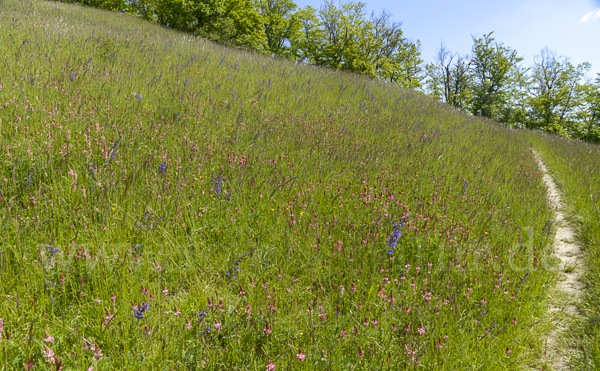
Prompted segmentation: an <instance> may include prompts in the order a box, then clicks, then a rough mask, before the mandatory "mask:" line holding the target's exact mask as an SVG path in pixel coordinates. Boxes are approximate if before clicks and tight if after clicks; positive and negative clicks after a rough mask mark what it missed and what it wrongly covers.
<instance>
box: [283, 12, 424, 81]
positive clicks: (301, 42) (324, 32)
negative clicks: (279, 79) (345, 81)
mask: <svg viewBox="0 0 600 371" xmlns="http://www.w3.org/2000/svg"><path fill="white" fill-rule="evenodd" d="M296 15H297V17H298V18H297V19H298V21H299V24H300V26H299V30H298V32H297V33H296V34H295V37H294V38H293V39H292V40H291V41H292V47H293V51H294V53H293V55H294V56H295V57H296V58H297V59H298V60H300V61H302V62H305V63H311V64H315V65H317V66H324V67H330V68H334V69H339V70H344V71H352V72H358V73H361V74H365V75H369V76H373V77H376V78H379V79H382V80H386V81H390V82H393V83H397V84H399V85H403V86H407V87H412V88H418V87H420V86H421V80H422V76H421V72H422V71H421V64H422V62H423V61H422V59H421V58H420V54H421V53H420V50H419V48H420V44H419V42H417V43H413V42H411V41H409V40H407V39H406V38H404V37H403V32H402V29H401V28H400V26H401V24H400V23H395V22H391V21H390V19H391V15H390V14H389V13H387V12H383V13H381V14H380V15H378V16H376V15H375V14H374V13H373V14H371V16H370V18H366V13H365V3H361V2H356V3H354V2H349V3H343V4H341V6H340V7H337V6H336V5H335V4H334V3H333V2H331V1H326V2H325V3H324V5H323V6H322V7H321V9H320V10H318V11H317V10H316V9H314V8H312V7H306V8H304V9H301V10H300V11H298V12H297V14H296Z"/></svg>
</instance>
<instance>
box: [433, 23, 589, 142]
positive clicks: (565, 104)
mask: <svg viewBox="0 0 600 371" xmlns="http://www.w3.org/2000/svg"><path fill="white" fill-rule="evenodd" d="M491 35H492V34H491V33H490V34H487V35H484V36H483V37H482V38H474V39H473V41H474V45H473V55H472V56H459V55H458V54H452V53H451V52H450V51H448V50H446V49H445V47H444V46H443V45H442V47H441V48H440V49H439V52H438V55H437V58H436V61H435V62H434V63H429V64H427V66H426V75H427V79H426V90H427V92H428V93H429V94H430V95H431V96H433V97H435V98H436V99H439V100H441V101H443V102H445V103H448V104H450V105H452V106H454V107H457V108H460V109H464V110H466V111H468V112H470V113H471V114H473V115H479V116H485V117H489V118H492V119H494V120H496V121H498V122H500V123H502V124H504V125H507V126H511V127H520V128H523V127H526V128H530V129H540V130H543V131H546V132H550V133H553V134H557V135H560V136H564V137H571V138H577V139H582V140H586V141H588V142H593V143H598V142H599V139H598V133H599V132H600V120H599V118H598V117H599V115H598V110H599V109H598V107H599V105H598V96H599V94H598V91H599V86H600V83H599V81H600V78H599V79H597V80H596V82H595V83H593V82H589V81H588V82H582V81H583V80H584V78H585V76H586V73H587V72H588V71H589V70H590V67H591V66H590V64H589V63H582V64H580V65H577V66H575V65H573V64H572V63H570V62H569V61H568V59H567V58H565V57H557V56H556V53H554V52H552V51H549V50H548V49H544V50H542V52H541V54H540V55H538V56H536V59H535V63H534V66H533V67H532V68H531V70H528V69H525V68H523V67H521V66H520V65H519V62H521V60H522V58H520V57H518V56H517V54H516V51H514V50H511V49H510V48H506V47H504V46H503V45H502V44H499V43H497V42H495V40H494V39H493V38H492V37H491ZM528 72H530V73H529V74H528Z"/></svg>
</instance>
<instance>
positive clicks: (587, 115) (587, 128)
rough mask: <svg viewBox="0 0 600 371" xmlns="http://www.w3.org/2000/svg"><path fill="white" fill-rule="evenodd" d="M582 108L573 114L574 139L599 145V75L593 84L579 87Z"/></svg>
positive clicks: (589, 83) (588, 83)
mask: <svg viewBox="0 0 600 371" xmlns="http://www.w3.org/2000/svg"><path fill="white" fill-rule="evenodd" d="M580 90H581V95H582V99H581V101H582V106H581V108H580V109H579V110H578V112H577V113H576V114H575V117H576V119H577V124H578V126H577V129H578V130H577V131H576V133H575V135H574V136H575V137H576V138H578V139H581V140H585V141H587V142H592V143H596V144H600V73H599V74H598V76H597V78H596V81H595V82H586V83H585V84H582V85H581V86H580Z"/></svg>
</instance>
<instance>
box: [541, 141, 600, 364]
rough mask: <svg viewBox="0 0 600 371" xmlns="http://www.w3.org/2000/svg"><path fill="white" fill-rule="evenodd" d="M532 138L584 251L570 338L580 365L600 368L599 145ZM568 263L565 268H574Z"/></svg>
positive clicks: (576, 359)
mask: <svg viewBox="0 0 600 371" xmlns="http://www.w3.org/2000/svg"><path fill="white" fill-rule="evenodd" d="M532 141H533V143H534V145H535V146H536V149H539V151H540V153H541V154H542V155H543V157H544V161H545V162H546V163H547V165H548V167H549V168H551V169H552V170H553V176H554V177H555V179H556V180H557V181H558V183H559V185H560V188H561V190H562V191H563V192H564V194H565V205H566V207H567V210H568V217H569V221H570V222H571V223H572V224H573V225H574V226H575V228H576V231H577V238H578V241H577V242H578V243H579V244H580V245H581V248H582V250H583V252H584V261H585V266H583V267H582V268H583V269H582V271H583V272H584V273H583V277H582V279H583V281H584V284H585V291H584V293H583V295H582V297H581V298H580V304H579V312H580V313H581V314H582V320H581V321H580V323H575V324H573V326H572V327H573V328H572V329H571V331H570V336H571V337H570V338H569V342H570V343H571V344H572V345H573V350H574V353H575V357H573V359H572V362H573V364H574V366H576V367H577V369H582V370H586V369H599V368H600V322H599V321H600V302H599V298H600V271H599V270H598V267H599V266H600V146H597V145H593V144H587V143H584V142H581V141H575V140H568V139H562V138H559V137H555V136H550V135H544V134H535V135H532ZM574 268H575V267H572V266H569V267H567V268H566V269H565V271H569V270H572V269H574Z"/></svg>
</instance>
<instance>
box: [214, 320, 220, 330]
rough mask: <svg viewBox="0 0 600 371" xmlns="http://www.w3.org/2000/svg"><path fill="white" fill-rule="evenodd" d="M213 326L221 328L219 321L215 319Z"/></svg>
mask: <svg viewBox="0 0 600 371" xmlns="http://www.w3.org/2000/svg"><path fill="white" fill-rule="evenodd" d="M215 328H216V329H217V330H218V329H220V328H221V323H220V322H219V321H215Z"/></svg>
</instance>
